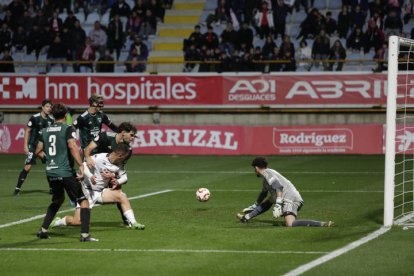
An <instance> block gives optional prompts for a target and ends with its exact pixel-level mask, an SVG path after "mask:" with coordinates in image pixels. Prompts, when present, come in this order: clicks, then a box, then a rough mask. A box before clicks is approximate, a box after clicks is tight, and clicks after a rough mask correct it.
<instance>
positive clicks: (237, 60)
mask: <svg viewBox="0 0 414 276" xmlns="http://www.w3.org/2000/svg"><path fill="white" fill-rule="evenodd" d="M241 68H242V59H241V57H240V53H239V51H238V50H237V49H235V50H234V51H233V55H232V56H231V57H230V71H232V72H240V71H241Z"/></svg>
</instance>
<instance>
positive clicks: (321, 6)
mask: <svg viewBox="0 0 414 276" xmlns="http://www.w3.org/2000/svg"><path fill="white" fill-rule="evenodd" d="M327 1H328V0H315V2H314V3H313V7H314V8H317V9H318V10H319V11H321V12H322V13H324V10H325V9H326V8H327Z"/></svg>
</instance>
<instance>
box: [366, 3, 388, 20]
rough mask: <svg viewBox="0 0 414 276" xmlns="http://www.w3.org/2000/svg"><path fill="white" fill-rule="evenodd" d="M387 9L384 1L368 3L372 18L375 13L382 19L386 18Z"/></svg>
mask: <svg viewBox="0 0 414 276" xmlns="http://www.w3.org/2000/svg"><path fill="white" fill-rule="evenodd" d="M385 8H386V5H385V3H384V0H374V1H372V2H369V3H368V9H369V14H370V16H371V17H372V16H373V15H374V13H378V14H379V15H380V16H381V17H384V16H385V14H386V11H385Z"/></svg>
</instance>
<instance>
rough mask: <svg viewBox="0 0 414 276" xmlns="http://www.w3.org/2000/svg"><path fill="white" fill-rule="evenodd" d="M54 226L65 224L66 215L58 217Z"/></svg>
mask: <svg viewBox="0 0 414 276" xmlns="http://www.w3.org/2000/svg"><path fill="white" fill-rule="evenodd" d="M55 226H66V217H63V218H61V219H58V220H57V221H56V222H55Z"/></svg>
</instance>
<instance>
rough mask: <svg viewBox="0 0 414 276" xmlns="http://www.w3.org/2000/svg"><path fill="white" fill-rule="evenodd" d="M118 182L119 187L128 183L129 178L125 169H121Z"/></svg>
mask: <svg viewBox="0 0 414 276" xmlns="http://www.w3.org/2000/svg"><path fill="white" fill-rule="evenodd" d="M117 180H118V183H119V185H123V184H126V183H127V182H128V176H127V173H126V171H125V170H124V168H119V171H118V179H117Z"/></svg>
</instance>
